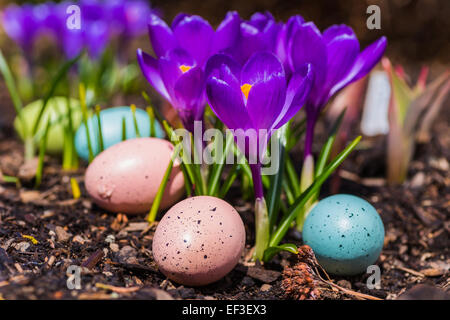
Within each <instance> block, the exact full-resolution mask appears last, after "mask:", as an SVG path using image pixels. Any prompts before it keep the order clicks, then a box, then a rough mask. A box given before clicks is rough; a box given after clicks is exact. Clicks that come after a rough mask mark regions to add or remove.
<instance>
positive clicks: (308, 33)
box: [289, 22, 327, 101]
mask: <svg viewBox="0 0 450 320" xmlns="http://www.w3.org/2000/svg"><path fill="white" fill-rule="evenodd" d="M290 46H291V47H290V48H289V52H290V63H291V66H292V68H293V70H298V69H299V68H301V67H303V65H304V64H305V63H311V64H312V65H313V68H314V86H313V88H312V90H311V94H310V100H313V101H315V100H318V99H320V97H321V94H322V91H321V88H322V85H323V83H324V81H325V78H326V72H327V67H326V65H327V48H326V46H325V43H324V42H323V39H322V35H321V34H320V31H319V30H318V29H317V27H316V26H315V25H314V23H312V22H308V23H304V24H303V25H301V26H300V27H299V28H298V30H297V32H295V34H294V37H293V39H292V42H291V45H290Z"/></svg>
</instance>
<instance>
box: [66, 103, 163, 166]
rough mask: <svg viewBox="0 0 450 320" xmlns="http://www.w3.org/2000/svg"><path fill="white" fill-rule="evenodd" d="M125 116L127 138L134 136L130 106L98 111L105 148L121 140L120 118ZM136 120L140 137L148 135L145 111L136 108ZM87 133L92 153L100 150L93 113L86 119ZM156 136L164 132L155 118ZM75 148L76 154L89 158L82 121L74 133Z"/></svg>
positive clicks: (148, 121) (160, 135)
mask: <svg viewBox="0 0 450 320" xmlns="http://www.w3.org/2000/svg"><path fill="white" fill-rule="evenodd" d="M123 118H125V124H126V129H127V130H126V134H127V139H132V138H136V131H135V126H134V120H133V113H132V111H131V108H130V107H114V108H108V109H105V110H102V111H100V121H101V126H102V135H103V145H104V148H105V149H107V148H109V147H111V146H113V145H115V144H116V143H119V142H121V141H122V119H123ZM136 121H137V125H138V128H139V133H140V135H141V137H149V136H150V120H149V117H148V114H147V112H145V111H144V110H142V109H136ZM87 123H88V128H89V135H90V139H91V144H92V151H93V152H94V155H97V154H98V153H99V152H100V145H99V142H98V141H99V139H98V133H99V130H98V120H97V116H96V115H95V114H94V115H93V116H92V117H90V118H89V119H88V121H87ZM155 132H156V137H158V138H163V137H164V133H163V130H162V128H161V125H160V124H159V122H158V121H156V120H155ZM75 148H76V150H77V153H78V155H79V156H80V157H81V158H82V159H84V160H88V159H89V149H88V143H87V139H86V127H85V125H84V123H82V124H81V125H80V127H79V128H78V130H77V133H76V135H75Z"/></svg>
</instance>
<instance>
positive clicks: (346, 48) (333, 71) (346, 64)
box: [323, 32, 359, 93]
mask: <svg viewBox="0 0 450 320" xmlns="http://www.w3.org/2000/svg"><path fill="white" fill-rule="evenodd" d="M358 54H359V42H358V39H357V38H356V35H355V34H354V33H353V32H352V33H351V34H348V33H342V34H339V35H338V36H336V37H335V38H333V39H332V40H330V41H329V42H328V43H327V56H328V62H327V76H326V80H325V83H324V84H323V90H325V91H326V92H327V93H328V92H329V90H330V89H331V88H332V87H333V86H334V85H335V84H336V83H338V82H339V81H341V80H342V79H343V78H344V77H345V76H346V75H347V73H348V72H349V70H350V69H351V68H352V66H353V63H354V62H355V60H356V58H357V56H358Z"/></svg>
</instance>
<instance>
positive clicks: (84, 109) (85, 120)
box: [78, 83, 94, 162]
mask: <svg viewBox="0 0 450 320" xmlns="http://www.w3.org/2000/svg"><path fill="white" fill-rule="evenodd" d="M78 89H79V95H80V105H81V113H82V116H83V123H84V127H85V130H86V139H87V144H88V151H89V162H92V160H94V152H93V151H92V142H91V135H90V134H89V127H88V108H87V105H86V88H85V86H84V84H83V83H80V86H79V88H78Z"/></svg>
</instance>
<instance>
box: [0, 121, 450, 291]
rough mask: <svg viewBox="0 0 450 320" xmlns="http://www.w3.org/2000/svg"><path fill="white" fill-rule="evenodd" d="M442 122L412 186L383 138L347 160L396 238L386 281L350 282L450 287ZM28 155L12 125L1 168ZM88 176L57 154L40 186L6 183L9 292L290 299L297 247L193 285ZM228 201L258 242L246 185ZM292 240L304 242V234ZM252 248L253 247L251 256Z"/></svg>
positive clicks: (447, 157)
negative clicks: (156, 255) (159, 261)
mask: <svg viewBox="0 0 450 320" xmlns="http://www.w3.org/2000/svg"><path fill="white" fill-rule="evenodd" d="M318 130H319V131H320V128H319V129H318ZM433 130H434V132H433V137H434V138H433V139H432V140H431V141H430V143H428V144H426V145H421V146H419V147H418V148H417V149H416V154H415V158H414V161H413V162H412V165H411V169H410V172H409V179H408V181H407V182H406V183H405V184H404V185H403V186H398V187H387V186H385V181H384V179H383V178H382V175H383V172H384V168H383V166H384V165H383V163H384V159H383V153H382V150H383V149H382V147H383V139H382V138H379V139H375V140H372V141H371V143H372V145H371V147H370V148H368V149H366V150H365V151H357V152H355V153H354V154H353V155H352V157H351V158H349V159H347V161H346V162H344V165H343V168H342V169H343V170H341V172H340V176H341V179H340V190H339V192H341V193H353V194H357V195H360V196H362V197H364V198H365V199H367V200H369V201H370V202H371V203H372V204H373V205H374V206H375V207H376V209H377V210H378V212H379V213H380V215H381V218H382V220H383V222H384V224H385V229H386V237H385V245H384V249H383V252H382V254H381V256H380V258H379V260H378V261H377V264H378V265H379V266H380V268H381V287H380V289H373V290H369V289H368V288H367V286H366V280H367V278H368V276H369V275H368V274H363V275H359V276H354V277H333V276H332V281H333V283H335V284H337V285H338V286H339V287H340V288H346V289H351V290H353V291H355V292H358V293H363V294H367V295H370V296H372V297H378V298H382V299H395V298H397V297H398V296H399V295H401V294H402V293H403V292H405V291H406V290H408V289H410V288H411V287H413V286H415V285H416V284H419V283H423V284H429V285H430V286H432V287H434V288H439V289H440V290H441V291H447V292H448V291H449V289H450V286H449V285H450V280H449V267H450V252H449V247H450V246H449V244H450V242H449V233H450V216H449V211H450V210H449V208H450V192H449V191H450V175H449V161H450V137H449V126H448V119H445V118H444V119H439V121H438V123H437V124H436V125H435V127H434V129H433ZM319 136H320V135H319ZM318 140H319V142H320V140H321V139H318ZM21 154H22V146H21V144H20V142H19V141H17V140H16V138H15V137H14V135H13V132H12V129H11V128H3V131H2V132H1V133H0V168H1V170H2V172H3V173H4V174H6V175H16V174H17V171H18V168H19V166H20V164H21V162H22V156H21ZM83 174H84V169H80V170H79V171H78V172H72V173H67V172H62V171H61V169H60V165H59V164H58V161H57V160H55V159H48V161H47V162H46V169H45V175H44V181H43V183H42V186H41V187H40V189H39V190H34V189H33V188H32V185H26V184H25V185H24V186H22V187H20V188H17V187H16V186H15V185H14V184H1V185H0V298H4V299H286V298H289V296H286V293H285V291H284V289H283V286H282V278H283V277H282V271H283V268H284V267H285V266H291V267H292V266H293V265H294V264H295V257H293V256H292V255H291V254H287V253H286V254H284V253H283V254H280V255H278V256H276V257H275V258H274V259H273V260H272V261H271V262H270V263H268V264H266V265H265V266H264V268H262V267H261V266H255V265H254V264H251V263H249V262H246V260H245V259H244V257H243V259H241V262H240V263H239V265H238V266H237V267H236V268H235V269H234V270H233V271H232V272H231V273H230V274H229V275H227V276H226V277H225V278H224V279H222V280H220V281H219V282H217V283H214V284H211V285H209V286H206V287H201V288H188V287H184V286H181V285H178V284H175V283H173V282H171V281H169V280H167V279H166V278H165V276H164V275H163V274H161V273H160V272H159V271H158V268H157V266H156V265H155V262H154V261H153V258H152V252H151V247H152V238H153V234H154V230H155V226H152V227H147V225H146V224H145V223H143V222H144V219H143V217H136V216H128V217H126V216H124V215H121V214H111V213H106V212H104V211H103V210H102V209H100V208H98V207H96V206H95V205H93V204H92V202H91V201H90V199H89V198H88V197H87V194H86V192H85V190H84V189H83V188H84V186H83V178H84V177H83ZM70 177H75V178H76V179H77V180H78V182H79V183H80V186H81V188H82V197H81V199H79V200H73V199H72V195H71V189H70ZM335 179H336V178H335ZM334 181H336V180H334ZM329 189H330V184H328V185H326V186H325V187H324V188H323V196H326V195H327V194H328V193H329V192H330V191H329ZM227 200H228V201H229V202H230V203H232V204H233V205H234V206H235V208H236V209H237V210H238V211H239V212H240V214H241V216H242V218H243V220H244V222H245V224H246V229H247V230H246V231H247V243H248V244H250V243H253V213H252V205H251V203H250V202H245V201H243V200H241V199H240V195H239V188H238V187H236V188H235V189H233V190H232V192H231V193H230V196H229V198H228V199H227ZM28 236H31V237H33V238H30V237H28ZM33 239H35V240H36V241H37V242H34V243H33ZM287 240H288V241H289V242H294V243H297V244H298V245H299V246H300V245H301V241H300V240H298V238H296V235H295V234H291V235H290V236H289V237H288V239H287ZM249 249H250V248H249V246H247V248H246V254H247V253H248V251H249ZM71 265H77V266H83V271H82V280H81V289H80V290H69V289H68V288H67V283H66V282H67V279H68V277H67V275H66V270H67V268H68V267H69V266H71ZM322 275H323V274H322ZM310 285H311V286H316V287H318V288H317V289H318V290H317V292H319V294H318V296H317V298H327V299H358V298H361V296H360V295H358V294H355V293H352V291H343V290H341V289H339V288H337V287H334V289H333V288H332V287H331V286H329V285H326V284H323V283H322V284H320V283H318V282H314V283H312V284H310ZM428 297H429V296H428Z"/></svg>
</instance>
